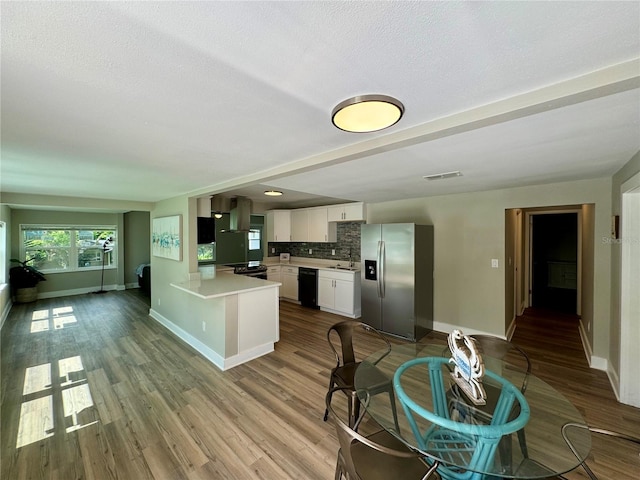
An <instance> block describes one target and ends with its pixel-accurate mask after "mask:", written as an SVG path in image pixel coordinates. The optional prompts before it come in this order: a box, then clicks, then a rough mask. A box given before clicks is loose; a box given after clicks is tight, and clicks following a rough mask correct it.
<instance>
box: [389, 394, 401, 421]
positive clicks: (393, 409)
mask: <svg viewBox="0 0 640 480" xmlns="http://www.w3.org/2000/svg"><path fill="white" fill-rule="evenodd" d="M389 402H391V413H393V424H394V425H395V427H396V432H398V433H400V424H399V423H398V411H397V410H396V396H395V394H394V393H393V383H389Z"/></svg>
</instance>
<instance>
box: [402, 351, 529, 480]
mask: <svg viewBox="0 0 640 480" xmlns="http://www.w3.org/2000/svg"><path fill="white" fill-rule="evenodd" d="M448 362H449V359H447V358H444V357H422V358H416V359H413V360H410V361H408V362H405V363H404V364H402V365H401V366H400V367H399V368H398V369H397V370H396V372H395V374H394V378H393V386H394V388H395V391H396V396H397V398H398V400H399V401H400V404H401V405H402V408H403V410H404V412H405V415H406V417H407V420H408V421H409V425H410V426H411V429H412V431H413V434H414V436H415V438H416V441H417V444H418V446H419V448H420V450H422V451H423V452H426V453H430V452H431V453H433V454H434V455H435V456H437V457H439V458H440V459H441V460H443V461H444V462H445V463H449V464H453V465H455V466H456V467H455V468H453V467H448V466H446V465H441V466H440V467H439V468H438V473H439V474H440V476H441V477H443V478H446V479H449V478H451V479H475V478H483V475H482V472H487V471H488V469H489V468H490V466H491V464H492V462H493V459H494V455H495V452H496V449H497V447H498V442H499V441H500V439H501V438H502V437H503V436H504V435H507V434H510V433H513V432H516V431H518V430H520V429H522V428H524V426H525V424H526V423H527V422H528V420H529V415H530V410H529V405H528V403H527V401H526V400H525V398H524V395H523V394H522V392H521V391H520V390H519V389H518V388H517V387H515V386H514V385H513V384H511V383H510V382H508V381H507V380H505V379H504V378H502V377H500V376H499V375H497V374H495V373H493V372H492V371H490V370H485V377H489V378H491V379H493V380H494V381H495V382H497V383H498V384H499V385H500V387H501V389H500V397H499V399H498V401H497V403H496V406H495V409H494V411H493V415H492V418H491V423H490V424H489V425H483V424H476V423H466V422H465V423H462V422H458V421H455V420H452V419H451V418H450V415H449V408H448V405H447V398H446V389H445V385H444V379H443V376H442V369H443V366H445V368H446V365H447V364H448ZM420 365H424V366H426V367H427V369H428V372H429V383H430V386H431V396H432V398H431V400H432V405H433V410H434V411H430V410H427V409H426V408H424V407H423V406H421V405H419V404H418V403H417V402H416V401H415V400H414V399H413V398H411V397H410V396H409V395H408V394H407V393H406V392H405V389H404V388H403V386H402V375H403V374H404V373H405V372H406V371H407V370H408V369H410V368H412V367H417V366H420ZM516 402H517V403H518V404H519V407H520V412H519V414H518V416H517V417H516V418H514V419H512V420H508V419H509V416H510V414H511V412H512V409H513V406H514V404H515V403H516ZM419 417H421V418H423V419H425V420H427V422H428V426H425V423H424V422H418V418H419ZM420 425H423V426H422V429H423V430H424V431H422V430H421V427H420ZM435 452H437V454H436V453H435Z"/></svg>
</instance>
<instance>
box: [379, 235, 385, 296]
mask: <svg viewBox="0 0 640 480" xmlns="http://www.w3.org/2000/svg"><path fill="white" fill-rule="evenodd" d="M385 254H386V252H385V245H384V240H381V241H380V242H378V296H379V297H380V298H384V261H385Z"/></svg>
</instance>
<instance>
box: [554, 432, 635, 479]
mask: <svg viewBox="0 0 640 480" xmlns="http://www.w3.org/2000/svg"><path fill="white" fill-rule="evenodd" d="M572 428H581V429H588V430H589V431H590V432H591V433H595V434H597V435H603V436H606V437H611V438H612V443H613V442H614V441H615V440H614V439H617V440H619V441H621V442H620V445H612V448H615V451H616V458H617V459H619V460H620V462H621V463H622V462H625V460H624V459H623V452H624V451H625V449H626V448H627V447H629V446H631V447H632V449H633V446H634V445H632V444H635V448H634V449H633V453H634V454H635V458H634V461H635V465H636V467H637V468H638V472H640V438H638V437H633V436H631V435H627V434H624V433H620V432H615V431H612V430H605V429H603V428H596V427H591V426H587V425H583V424H580V423H573V422H571V423H566V424H565V425H563V427H562V436H563V438H564V440H565V442H567V445H569V448H570V449H571V451H572V452H573V454H574V455H575V456H576V457H577V458H578V459H579V458H580V456H579V455H578V452H577V450H576V448H575V446H574V444H573V443H572V442H571V439H570V435H569V433H568V432H569V430H570V429H572ZM622 443H625V444H627V445H622ZM596 455H597V452H596ZM630 461H631V460H628V461H627V463H629V462H630ZM581 466H582V468H584V470H585V472H587V475H589V478H591V480H598V477H597V476H596V474H595V473H593V470H591V468H590V467H589V465H587V463H586V462H582V463H581ZM560 478H565V477H560ZM620 478H621V477H620Z"/></svg>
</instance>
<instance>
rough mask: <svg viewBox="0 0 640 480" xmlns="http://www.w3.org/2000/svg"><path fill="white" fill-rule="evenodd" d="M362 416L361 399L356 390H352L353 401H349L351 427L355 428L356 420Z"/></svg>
mask: <svg viewBox="0 0 640 480" xmlns="http://www.w3.org/2000/svg"><path fill="white" fill-rule="evenodd" d="M359 417H360V399H359V398H358V395H357V394H356V392H355V391H354V392H351V401H350V402H349V427H351V428H354V427H355V425H356V421H357V420H358V418H359Z"/></svg>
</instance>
